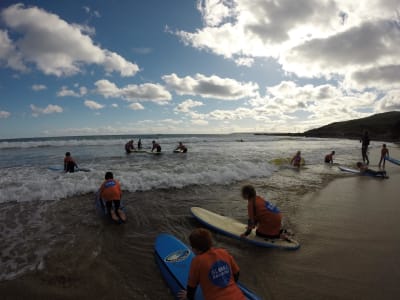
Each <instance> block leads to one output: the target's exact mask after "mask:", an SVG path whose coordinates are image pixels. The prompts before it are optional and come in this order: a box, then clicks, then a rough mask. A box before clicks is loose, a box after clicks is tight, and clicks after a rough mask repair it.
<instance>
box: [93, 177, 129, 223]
mask: <svg viewBox="0 0 400 300" xmlns="http://www.w3.org/2000/svg"><path fill="white" fill-rule="evenodd" d="M104 179H105V180H104V182H103V183H102V185H101V186H100V189H99V194H100V198H101V199H102V200H103V201H105V202H106V208H107V212H108V214H110V216H111V219H113V220H114V221H116V222H118V221H119V220H120V219H121V220H122V221H123V222H125V221H126V215H125V213H124V212H123V210H122V209H121V208H120V206H121V196H122V192H121V186H120V184H119V182H118V181H117V180H115V179H114V175H113V173H112V172H106V175H105V176H104Z"/></svg>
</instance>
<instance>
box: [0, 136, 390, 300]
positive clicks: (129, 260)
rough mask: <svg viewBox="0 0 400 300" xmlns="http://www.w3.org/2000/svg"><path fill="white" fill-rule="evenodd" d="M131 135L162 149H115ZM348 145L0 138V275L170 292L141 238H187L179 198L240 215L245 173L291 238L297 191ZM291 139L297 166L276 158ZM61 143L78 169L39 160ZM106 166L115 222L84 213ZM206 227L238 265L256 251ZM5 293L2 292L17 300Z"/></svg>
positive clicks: (59, 157)
mask: <svg viewBox="0 0 400 300" xmlns="http://www.w3.org/2000/svg"><path fill="white" fill-rule="evenodd" d="M138 138H141V139H142V144H143V147H144V148H145V149H149V148H150V147H151V141H152V140H156V141H157V142H158V143H159V144H160V145H161V147H162V154H161V155H150V154H147V153H131V154H126V153H125V151H124V145H125V143H126V142H127V141H128V140H129V139H134V141H135V143H137V140H138ZM178 142H183V143H184V144H185V145H186V146H187V148H188V152H187V153H185V154H177V153H173V150H174V149H175V147H176V146H177V144H178ZM381 144H382V143H381V142H372V144H371V146H370V151H374V152H379V151H380V150H379V149H380V147H381ZM388 147H389V148H390V147H394V145H391V144H388ZM360 148H361V146H360V143H359V142H358V141H355V140H342V139H319V138H304V137H288V136H269V135H254V134H229V135H148V136H145V135H143V136H134V135H133V136H130V135H124V136H119V135H115V136H79V137H57V138H31V139H16V140H0V154H1V155H0V169H1V177H0V187H1V188H0V189H1V193H0V218H1V223H0V240H1V243H2V245H1V260H0V283H1V282H3V283H4V282H6V281H7V282H18V280H23V282H25V283H29V284H28V286H29V287H30V289H27V291H29V295H30V296H31V297H32V299H35V295H37V298H38V299H40V297H39V296H38V295H41V296H43V295H47V297H48V298H49V299H50V298H51V299H79V298H81V297H82V298H85V299H111V298H113V297H114V296H115V298H119V299H121V298H122V299H125V298H126V299H128V298H129V299H172V298H173V297H172V296H171V295H169V291H168V288H167V286H166V285H165V283H164V282H163V280H162V278H161V274H160V273H159V272H158V269H157V267H156V265H155V263H154V257H153V250H152V249H153V248H152V247H153V243H154V240H155V237H156V236H157V234H159V233H161V232H168V233H172V234H175V235H177V236H178V237H179V238H181V239H182V240H184V241H187V236H188V234H189V233H190V231H191V230H192V229H193V228H195V227H197V226H199V224H197V223H196V222H195V221H194V220H193V219H192V218H191V217H190V214H189V208H190V207H191V206H201V207H204V208H207V209H210V210H213V211H215V212H218V213H221V214H225V215H228V216H231V217H235V218H237V219H239V220H242V221H244V222H245V221H246V219H247V216H246V202H245V201H243V200H241V199H240V188H241V186H242V185H243V184H253V185H254V186H255V187H256V190H257V193H258V194H259V195H261V196H263V197H265V198H267V199H268V200H270V201H271V202H273V203H274V204H276V205H277V206H278V207H279V208H280V209H281V211H282V212H283V214H284V224H285V227H287V228H289V229H291V230H292V231H294V232H295V233H296V236H297V238H298V239H299V240H300V242H301V237H302V234H304V232H307V231H309V230H310V226H311V225H310V224H304V223H303V224H300V223H299V222H300V221H299V220H298V218H297V217H298V215H299V213H300V212H301V211H302V210H304V203H302V202H301V199H302V197H303V196H304V195H305V194H307V193H310V192H315V191H318V190H320V189H321V188H322V187H324V186H326V184H327V183H328V182H330V181H331V180H332V179H334V178H337V177H343V176H347V174H343V173H342V172H341V171H340V170H339V169H338V168H337V164H341V165H347V166H354V164H355V162H356V161H358V160H360V157H361V151H360ZM298 150H300V151H301V152H302V157H303V158H304V159H305V163H306V165H305V166H304V167H303V168H301V169H300V170H297V169H293V168H292V167H291V166H289V165H288V164H286V163H284V162H282V161H283V160H284V159H285V158H288V157H292V156H293V155H294V154H295V152H296V151H298ZM332 150H335V151H336V155H335V157H334V161H335V165H332V166H331V165H326V164H324V163H323V159H324V156H325V155H326V154H328V153H330V152H331V151H332ZM67 151H69V152H71V155H72V157H73V158H74V159H75V160H76V162H77V163H78V165H79V166H80V167H81V168H86V169H90V172H76V173H68V174H65V173H63V172H60V171H53V170H50V169H49V167H54V166H61V165H62V164H63V158H64V155H65V152H67ZM106 171H112V172H113V173H114V178H116V179H117V180H119V181H120V183H121V187H122V189H123V201H124V203H125V206H126V209H127V217H128V222H127V223H126V224H124V225H120V226H118V225H113V224H109V223H108V222H107V221H105V220H103V219H101V218H100V217H99V216H98V215H97V214H96V212H95V208H94V193H95V192H96V191H97V189H98V188H99V186H100V185H101V183H102V181H103V180H104V174H105V172H106ZM300 228H301V230H302V231H300ZM299 231H300V232H299ZM214 238H215V243H216V245H217V246H221V247H224V248H227V249H228V250H229V251H230V252H231V253H232V254H233V255H234V257H235V258H237V260H238V262H239V265H240V262H242V264H243V265H245V266H246V265H249V262H248V260H249V259H250V257H252V256H253V255H254V254H256V255H264V254H261V253H263V251H265V250H263V249H259V248H254V247H249V246H245V245H238V242H237V241H232V240H230V239H228V238H225V237H222V236H219V235H214ZM285 255H286V254H285ZM287 255H290V253H289V254H287ZM255 268H256V269H257V268H258V266H256V267H255ZM248 271H249V270H248ZM243 273H244V274H245V273H246V272H245V271H242V272H241V274H243ZM243 276H244V277H243V280H242V282H244V283H245V284H246V285H247V286H248V287H250V288H252V289H253V290H255V291H256V292H258V293H259V294H261V295H262V297H263V298H264V297H265V298H267V297H268V296H269V294H268V293H269V292H268V285H267V284H266V283H263V282H262V280H261V279H260V278H258V279H257V280H253V279H254V278H253V277H252V276H249V275H243ZM252 278H253V279H252ZM246 279H247V280H246ZM249 281H250V282H249ZM7 291H8V292H10V293H11V294H12V292H11V290H10V289H7ZM19 293H23V292H21V291H20V292H19ZM27 293H28V292H27ZM108 293H110V294H108ZM11 294H10V297H9V298H7V299H18V297H13V296H12V295H11ZM18 295H20V296H21V294H18ZM22 295H23V294H22ZM54 295H58V296H57V297H56V296H54ZM82 295H86V296H85V297H83V296H82ZM100 295H103V297H101V296H100ZM108 296H110V297H108ZM74 297H75V298H74Z"/></svg>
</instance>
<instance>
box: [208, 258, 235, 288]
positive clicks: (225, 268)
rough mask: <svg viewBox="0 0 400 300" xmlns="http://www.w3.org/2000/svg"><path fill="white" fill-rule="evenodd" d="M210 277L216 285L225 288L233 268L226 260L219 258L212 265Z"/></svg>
mask: <svg viewBox="0 0 400 300" xmlns="http://www.w3.org/2000/svg"><path fill="white" fill-rule="evenodd" d="M208 279H210V281H211V282H212V283H213V284H214V285H216V286H219V287H221V288H224V287H226V286H227V285H228V283H229V281H230V279H231V268H229V265H228V264H227V263H226V262H224V261H222V260H218V261H217V262H215V263H214V264H213V265H212V266H211V269H210V272H209V273H208Z"/></svg>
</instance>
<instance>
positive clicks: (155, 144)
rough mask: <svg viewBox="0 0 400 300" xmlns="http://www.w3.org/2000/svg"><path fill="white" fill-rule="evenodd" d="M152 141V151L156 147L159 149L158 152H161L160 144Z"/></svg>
mask: <svg viewBox="0 0 400 300" xmlns="http://www.w3.org/2000/svg"><path fill="white" fill-rule="evenodd" d="M151 143H152V144H153V148H151V152H153V151H154V149H157V152H161V146H160V144H158V143H156V141H152V142H151Z"/></svg>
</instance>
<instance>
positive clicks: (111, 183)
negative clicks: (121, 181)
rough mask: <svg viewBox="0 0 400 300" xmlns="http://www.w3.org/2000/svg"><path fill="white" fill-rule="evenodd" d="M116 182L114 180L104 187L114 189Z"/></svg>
mask: <svg viewBox="0 0 400 300" xmlns="http://www.w3.org/2000/svg"><path fill="white" fill-rule="evenodd" d="M115 184H116V183H115V181H114V180H110V181H107V182H106V183H105V184H104V187H105V188H109V187H113V186H115Z"/></svg>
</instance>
